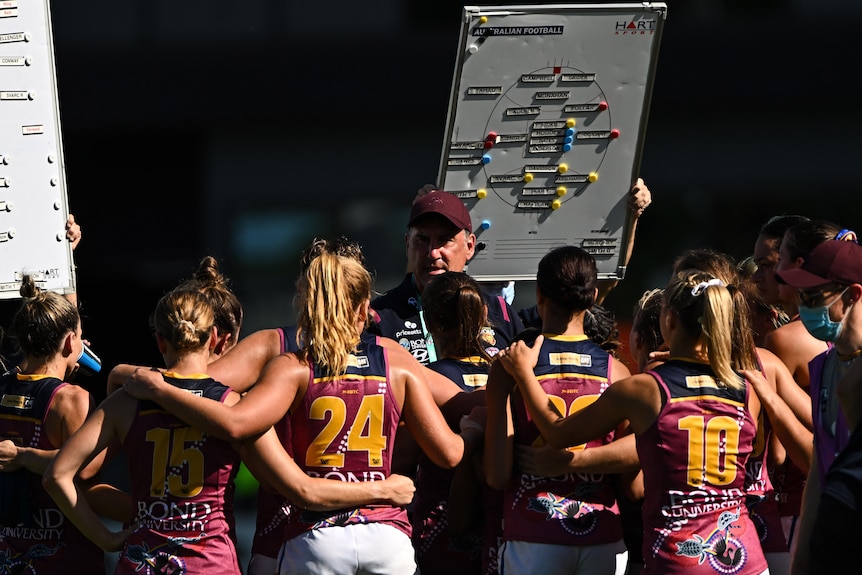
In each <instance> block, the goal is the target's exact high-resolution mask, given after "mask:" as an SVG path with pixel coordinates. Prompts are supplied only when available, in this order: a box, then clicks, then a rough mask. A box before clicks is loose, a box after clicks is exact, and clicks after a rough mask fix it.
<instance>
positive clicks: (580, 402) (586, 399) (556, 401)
mask: <svg viewBox="0 0 862 575" xmlns="http://www.w3.org/2000/svg"><path fill="white" fill-rule="evenodd" d="M598 398H599V396H598V394H596V395H579V396H578V397H576V398H575V400H574V401H573V402H572V405H570V406H569V411H568V413H566V400H565V399H563V398H562V397H560V396H559V395H548V399H549V400H551V403H552V404H553V406H554V409H556V410H557V413H559V414H560V416H561V417H568V416H569V415H571V414H573V413H575V412H577V411H580V410H582V409H583V408H585V407H586V406H588V405H589V404H591V403H593V402H595V401H596V400H597V399H598ZM586 446H587V444H586V443H582V444H580V445H575V446H574V447H569V451H580V450H582V449H584V448H586Z"/></svg>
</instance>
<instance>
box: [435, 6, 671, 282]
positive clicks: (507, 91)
mask: <svg viewBox="0 0 862 575" xmlns="http://www.w3.org/2000/svg"><path fill="white" fill-rule="evenodd" d="M666 15H667V6H666V5H665V4H664V3H661V2H655V3H649V2H641V3H621V4H567V5H536V6H481V7H474V6H467V7H465V8H464V11H463V21H462V25H461V33H460V37H459V45H458V53H457V58H456V64H455V74H454V78H453V81H452V93H451V97H450V103H449V113H448V118H447V125H446V132H445V136H444V140H443V152H442V156H441V160H440V173H439V175H438V187H439V188H440V189H443V190H446V191H448V192H452V193H454V194H456V195H457V196H459V197H460V198H461V199H462V201H464V203H465V205H466V206H467V208H468V210H469V211H470V215H471V218H472V222H473V229H474V232H475V233H476V237H477V252H476V255H475V257H474V258H473V259H472V260H471V261H470V262H469V271H470V275H471V276H473V277H475V278H476V279H477V280H486V281H500V280H520V279H535V274H536V269H537V267H538V262H539V260H540V259H541V258H542V257H543V256H544V255H545V254H546V253H547V252H548V251H549V250H550V249H552V248H554V247H556V246H559V245H577V246H580V247H583V248H584V249H585V250H587V251H589V252H590V253H592V254H593V255H594V257H595V258H596V263H597V265H598V269H599V277H601V278H618V279H621V278H622V277H623V276H624V275H625V266H624V263H625V262H624V255H625V254H624V251H625V245H626V240H627V237H626V234H627V230H628V224H629V223H630V218H631V217H632V216H631V214H630V212H629V210H628V208H627V196H628V192H629V190H630V189H631V186H632V184H633V183H634V181H635V180H636V179H637V177H638V175H639V174H638V170H639V169H640V158H641V150H642V146H643V140H644V134H645V130H646V123H647V116H648V110H649V100H650V95H651V93H652V87H653V82H654V74H655V67H656V59H657V56H658V47H659V40H660V37H661V32H662V29H663V25H664V21H665V19H666Z"/></svg>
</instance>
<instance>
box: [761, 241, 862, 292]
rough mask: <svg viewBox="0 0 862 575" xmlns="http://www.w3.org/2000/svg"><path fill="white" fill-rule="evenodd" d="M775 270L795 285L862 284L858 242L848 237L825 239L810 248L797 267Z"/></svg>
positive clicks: (802, 286) (804, 286)
mask: <svg viewBox="0 0 862 575" xmlns="http://www.w3.org/2000/svg"><path fill="white" fill-rule="evenodd" d="M775 273H776V275H778V277H779V278H781V280H782V281H784V282H785V283H786V284H787V285H789V286H791V287H794V288H796V289H809V288H813V287H817V286H822V285H824V284H828V283H831V282H834V283H838V284H843V285H850V284H862V246H860V245H859V244H857V243H856V242H852V241H844V240H827V241H825V242H823V243H822V244H820V245H818V246H817V247H816V248H814V250H812V252H811V253H810V254H808V257H807V258H805V261H804V262H802V265H801V266H800V267H798V268H795V269H792V270H783V271H780V272H775Z"/></svg>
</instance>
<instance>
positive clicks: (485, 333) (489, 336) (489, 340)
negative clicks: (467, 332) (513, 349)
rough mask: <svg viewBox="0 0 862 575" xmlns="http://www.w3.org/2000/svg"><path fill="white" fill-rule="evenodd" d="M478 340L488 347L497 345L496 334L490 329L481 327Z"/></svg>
mask: <svg viewBox="0 0 862 575" xmlns="http://www.w3.org/2000/svg"><path fill="white" fill-rule="evenodd" d="M479 339H480V340H482V341H484V342H485V343H486V344H488V345H497V334H496V333H495V332H494V330H493V329H492V328H490V327H483V328H482V331H480V332H479Z"/></svg>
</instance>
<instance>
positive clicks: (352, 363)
mask: <svg viewBox="0 0 862 575" xmlns="http://www.w3.org/2000/svg"><path fill="white" fill-rule="evenodd" d="M398 343H401V342H398ZM402 345H403V344H402ZM347 365H348V366H349V367H358V368H362V367H368V357H367V356H365V355H353V354H352V353H351V354H350V355H348V356H347Z"/></svg>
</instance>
